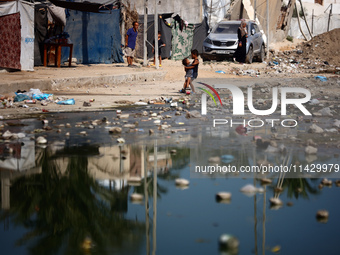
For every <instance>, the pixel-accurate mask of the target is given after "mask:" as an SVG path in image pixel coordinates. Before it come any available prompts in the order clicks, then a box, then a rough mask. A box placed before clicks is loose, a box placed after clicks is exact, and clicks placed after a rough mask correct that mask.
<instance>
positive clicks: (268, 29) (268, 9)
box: [267, 0, 269, 59]
mask: <svg viewBox="0 0 340 255" xmlns="http://www.w3.org/2000/svg"><path fill="white" fill-rule="evenodd" d="M268 58H269V0H267V59H268Z"/></svg>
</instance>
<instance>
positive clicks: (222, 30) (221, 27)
mask: <svg viewBox="0 0 340 255" xmlns="http://www.w3.org/2000/svg"><path fill="white" fill-rule="evenodd" d="M239 26H240V24H218V25H217V26H216V27H215V28H214V30H213V31H212V32H213V33H215V34H237V29H238V28H239Z"/></svg>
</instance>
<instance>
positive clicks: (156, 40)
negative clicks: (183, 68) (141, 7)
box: [154, 0, 159, 69]
mask: <svg viewBox="0 0 340 255" xmlns="http://www.w3.org/2000/svg"><path fill="white" fill-rule="evenodd" d="M154 22H155V24H154V26H155V64H156V69H158V68H159V59H158V14H157V0H155V17H154Z"/></svg>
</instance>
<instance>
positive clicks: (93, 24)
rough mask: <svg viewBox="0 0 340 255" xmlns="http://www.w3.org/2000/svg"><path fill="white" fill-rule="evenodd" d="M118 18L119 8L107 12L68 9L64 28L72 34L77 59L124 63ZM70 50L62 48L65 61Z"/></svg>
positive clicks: (85, 61) (92, 62)
mask: <svg viewBox="0 0 340 255" xmlns="http://www.w3.org/2000/svg"><path fill="white" fill-rule="evenodd" d="M119 21H120V9H118V10H111V13H105V14H100V13H91V12H82V11H74V10H68V13H67V21H66V27H65V30H64V31H65V32H67V33H68V34H69V35H70V39H71V41H72V43H73V54H72V57H73V58H76V59H77V63H83V64H98V63H105V64H111V63H123V62H124V60H123V53H122V48H121V35H120V30H119ZM68 53H69V49H68V48H63V51H62V58H63V61H67V59H68V56H69V54H68Z"/></svg>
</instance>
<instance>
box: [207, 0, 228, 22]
mask: <svg viewBox="0 0 340 255" xmlns="http://www.w3.org/2000/svg"><path fill="white" fill-rule="evenodd" d="M229 8H230V0H204V7H203V9H204V16H205V17H206V18H207V20H208V24H209V27H210V28H212V27H214V26H215V25H216V24H217V23H218V22H220V21H221V20H223V19H224V18H225V15H226V14H227V11H228V10H229Z"/></svg>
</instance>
